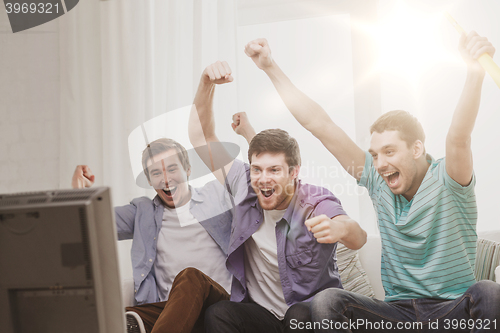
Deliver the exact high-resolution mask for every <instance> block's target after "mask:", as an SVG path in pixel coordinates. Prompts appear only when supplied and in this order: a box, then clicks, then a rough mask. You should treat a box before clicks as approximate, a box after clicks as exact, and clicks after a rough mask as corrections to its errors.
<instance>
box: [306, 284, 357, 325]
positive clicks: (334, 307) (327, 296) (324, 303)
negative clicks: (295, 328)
mask: <svg viewBox="0 0 500 333" xmlns="http://www.w3.org/2000/svg"><path fill="white" fill-rule="evenodd" d="M350 299H351V294H350V292H348V291H346V290H344V289H339V288H330V289H325V290H323V291H322V292H320V293H318V294H316V296H314V298H313V300H312V302H311V316H312V319H313V320H315V321H317V320H322V319H324V318H330V317H331V315H332V314H341V313H342V311H343V310H344V309H345V306H346V304H347V303H348V302H349V300H350Z"/></svg>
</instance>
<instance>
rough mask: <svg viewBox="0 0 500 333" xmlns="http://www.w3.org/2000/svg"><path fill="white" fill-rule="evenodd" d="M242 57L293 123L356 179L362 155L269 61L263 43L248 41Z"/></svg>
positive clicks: (321, 109)
mask: <svg viewBox="0 0 500 333" xmlns="http://www.w3.org/2000/svg"><path fill="white" fill-rule="evenodd" d="M245 53H246V55H247V56H249V57H250V58H251V59H252V60H253V62H254V63H255V64H256V65H257V67H259V68H260V69H262V70H263V71H264V72H265V73H266V74H267V76H268V77H269V78H270V79H271V82H272V83H273V85H274V87H275V88H276V90H277V91H278V94H279V95H280V96H281V99H282V100H283V102H284V103H285V105H286V106H287V108H288V110H290V112H291V113H292V115H293V116H294V117H295V119H297V120H298V122H299V123H300V124H301V125H302V126H304V127H305V129H307V130H308V131H310V132H311V133H312V134H313V135H314V136H315V137H317V138H318V139H319V140H320V141H321V142H322V143H323V145H324V146H325V147H326V148H327V149H328V150H329V151H330V152H331V153H332V154H333V155H334V156H335V158H336V159H337V160H338V161H339V162H340V164H341V165H342V167H343V168H344V169H345V170H346V171H347V172H348V173H349V174H351V175H352V176H353V177H354V178H356V179H359V178H360V177H361V172H362V171H363V167H364V164H365V153H364V152H363V151H362V150H361V148H359V147H358V146H357V145H356V143H354V141H352V140H351V138H350V137H349V136H348V135H347V134H346V133H345V132H344V131H343V130H342V129H341V128H340V127H339V126H337V125H336V124H335V123H334V122H333V121H332V119H331V118H330V117H329V116H328V114H327V113H326V112H325V110H323V108H322V107H321V106H320V105H319V104H318V103H316V102H314V101H313V100H312V99H310V98H309V97H308V96H307V95H305V94H304V93H303V92H302V91H300V90H299V89H297V87H296V86H295V85H294V84H293V83H292V81H290V79H289V78H288V77H287V76H286V75H285V73H283V71H282V70H281V68H279V66H278V65H277V64H276V62H275V61H274V60H273V58H272V57H271V49H270V48H269V44H268V43H267V40H265V39H256V40H254V41H251V42H250V43H248V44H247V45H246V46H245Z"/></svg>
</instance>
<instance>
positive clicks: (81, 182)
mask: <svg viewBox="0 0 500 333" xmlns="http://www.w3.org/2000/svg"><path fill="white" fill-rule="evenodd" d="M94 179H95V176H94V174H93V173H92V170H90V168H89V167H88V166H87V165H78V166H77V167H76V169H75V172H74V173H73V179H72V180H71V187H73V188H86V187H91V186H92V185H93V184H94Z"/></svg>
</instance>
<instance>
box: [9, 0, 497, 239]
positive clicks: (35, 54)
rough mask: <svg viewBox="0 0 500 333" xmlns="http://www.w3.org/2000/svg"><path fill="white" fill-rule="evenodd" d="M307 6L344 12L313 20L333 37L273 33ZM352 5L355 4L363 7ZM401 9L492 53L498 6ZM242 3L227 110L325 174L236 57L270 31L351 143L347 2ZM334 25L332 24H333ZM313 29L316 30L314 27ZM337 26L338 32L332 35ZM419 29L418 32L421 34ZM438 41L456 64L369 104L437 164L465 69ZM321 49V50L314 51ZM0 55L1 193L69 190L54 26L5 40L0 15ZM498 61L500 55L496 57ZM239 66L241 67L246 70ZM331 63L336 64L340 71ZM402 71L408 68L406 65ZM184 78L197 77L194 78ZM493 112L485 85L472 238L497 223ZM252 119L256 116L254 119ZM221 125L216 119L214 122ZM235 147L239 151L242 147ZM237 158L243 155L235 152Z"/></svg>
mask: <svg viewBox="0 0 500 333" xmlns="http://www.w3.org/2000/svg"><path fill="white" fill-rule="evenodd" d="M313 2H314V3H315V4H316V3H322V4H326V3H328V6H329V7H335V6H337V5H338V7H339V9H340V11H341V12H342V11H343V12H344V13H345V14H342V13H339V15H340V16H339V17H337V18H333V17H332V20H331V21H329V20H328V18H327V17H323V18H321V19H319V21H322V20H323V22H324V20H326V23H325V22H324V23H321V24H327V25H328V24H329V25H330V26H329V29H334V30H335V31H334V30H324V33H323V34H322V35H321V36H320V37H318V38H317V39H314V38H316V37H314V35H315V34H321V33H320V32H317V31H316V32H315V30H314V29H313V28H311V29H312V30H311V29H310V30H307V31H302V32H300V31H299V30H300V24H301V22H305V20H303V19H297V17H295V19H296V20H295V21H294V22H291V21H290V22H291V24H295V25H296V28H295V29H296V30H295V32H293V33H292V32H291V31H283V30H280V29H283V28H280V25H281V26H283V24H284V23H283V21H285V20H286V18H285V16H287V15H288V14H289V13H288V12H287V11H286V10H283V8H291V7H290V4H292V3H293V4H295V5H296V4H300V5H301V6H302V8H303V9H304V10H303V13H304V16H305V17H311V18H314V17H317V16H318V15H319V16H322V15H321V13H318V11H319V10H318V8H314V7H315V5H313V4H312V3H313ZM357 2H358V3H362V2H361V1H357ZM395 2H396V1H393V0H381V1H380V4H381V5H380V12H379V13H378V15H379V17H383V16H384V14H386V9H387V8H389V7H390V6H392V5H393V4H394V3H395ZM404 2H405V3H408V4H409V5H410V6H414V7H415V8H416V9H418V10H419V11H421V12H424V13H425V12H427V13H432V12H436V11H438V10H442V9H447V10H449V11H450V12H451V13H452V15H453V16H454V17H455V18H456V19H457V20H458V21H459V23H460V24H461V25H462V26H463V27H464V28H465V29H466V30H469V29H476V30H477V31H478V32H479V33H481V34H484V35H487V36H488V37H489V39H490V40H492V41H493V42H494V44H495V45H497V48H499V49H500V29H499V24H498V18H497V15H496V14H497V13H499V12H500V2H499V1H497V0H483V1H480V2H478V1H471V0H460V1H451V0H438V1H430V0H424V1H415V0H407V1H404ZM241 4H243V5H245V6H250V7H251V8H250V9H249V8H247V10H246V11H240V14H241V16H240V17H239V20H240V23H244V25H243V26H242V27H241V28H240V29H239V31H238V34H239V35H238V40H237V48H238V50H237V51H238V52H240V54H241V55H242V59H240V60H238V64H235V65H234V66H233V69H235V68H238V70H239V71H240V72H241V73H236V74H235V78H236V80H237V81H239V82H237V83H235V84H237V85H239V87H238V99H239V100H238V109H237V110H234V112H236V111H247V112H249V113H250V117H251V120H252V121H254V125H255V127H256V129H257V130H261V129H264V128H268V127H277V126H281V125H280V124H283V126H282V127H284V128H285V129H287V130H289V131H290V132H291V133H292V134H293V135H294V136H297V137H298V138H299V143H300V144H301V147H303V148H302V151H303V153H304V154H305V155H304V166H306V165H307V164H308V163H309V165H310V166H312V165H313V162H314V164H315V166H316V167H317V171H318V173H317V174H319V172H320V167H321V165H325V166H327V167H328V168H330V167H332V166H338V165H337V164H336V161H335V160H334V159H333V158H332V157H331V156H329V155H328V153H327V151H326V150H325V149H324V148H323V147H322V146H321V145H320V143H319V142H318V141H317V140H315V139H314V138H312V137H311V136H310V135H309V134H308V133H305V131H304V130H303V129H301V128H300V126H298V125H297V123H296V122H295V120H293V119H292V118H291V116H290V115H289V114H288V113H287V112H286V110H284V106H283V105H282V103H281V102H280V101H279V97H278V96H277V95H276V94H275V93H274V88H273V87H272V86H271V85H270V83H269V82H268V79H267V78H266V77H265V74H263V73H261V72H260V71H259V70H258V69H256V68H253V67H252V66H253V63H251V62H248V61H249V60H248V59H244V57H245V56H244V55H243V54H242V51H241V50H242V48H243V45H244V44H245V43H246V42H247V41H248V40H250V39H252V38H254V37H257V36H263V33H264V30H265V29H268V32H269V36H268V37H269V39H270V41H271V43H272V44H271V46H272V47H273V48H274V50H275V52H276V54H275V55H276V57H277V59H278V60H281V64H282V65H283V66H284V68H285V70H286V72H287V73H288V74H289V75H290V77H292V79H293V80H294V82H295V83H296V84H297V85H298V86H299V87H300V88H302V89H304V90H305V91H306V92H307V93H308V94H310V95H311V96H312V97H313V98H314V99H315V100H318V101H320V103H321V104H322V105H323V107H325V109H327V111H328V112H331V114H332V116H334V117H335V118H336V119H337V120H339V119H341V118H339V117H343V116H342V115H343V114H344V113H342V112H341V111H340V110H348V112H347V113H345V117H344V118H342V119H341V120H340V121H341V122H342V124H343V126H344V127H345V128H346V129H347V132H348V133H349V134H350V135H351V136H352V137H353V138H354V137H357V136H358V133H354V132H355V131H354V128H355V127H356V126H357V125H356V123H354V121H358V120H359V118H360V116H359V115H357V117H355V116H353V114H352V108H353V103H352V92H351V91H349V89H347V88H349V84H351V85H352V83H351V82H352V78H351V76H352V73H349V66H351V65H352V62H351V60H350V59H349V54H350V52H351V51H350V50H349V45H350V43H351V41H350V40H349V38H348V35H349V33H352V30H351V28H349V27H348V26H347V25H338V24H337V23H339V22H340V21H342V20H344V21H345V20H348V15H347V14H348V11H349V8H350V5H349V4H350V2H349V1H340V0H339V1H337V2H335V4H333V3H332V2H329V1H319V0H317V1H306V2H300V1H284V0H283V1H281V0H280V1H276V4H277V5H276V6H275V7H272V6H271V7H272V9H274V11H273V10H266V11H262V10H259V8H258V7H256V6H257V5H259V4H260V5H262V6H268V8H271V7H269V6H270V5H269V1H261V2H254V1H241ZM278 5H279V6H278ZM280 6H281V7H280ZM243 7H244V6H243ZM250 14H251V15H253V17H251V15H250ZM323 14H325V13H323ZM272 15H275V16H276V15H277V16H279V17H280V19H279V20H278V21H281V22H276V23H273V24H270V25H268V24H269V23H265V22H270V21H272V17H271V16H272ZM294 15H295V14H294ZM342 15H344V16H342ZM346 15H347V16H346ZM255 17H261V21H262V22H260V25H252V21H255ZM337 19H339V20H340V21H336V20H337ZM319 21H318V22H319ZM335 22H337V23H335ZM351 23H352V22H351ZM297 24H298V25H297ZM321 24H320V25H318V26H321ZM336 24H337V25H336ZM337 28H338V29H339V30H336V29H337ZM424 30H425V29H422V31H424ZM299 33H303V36H302V37H301V38H302V39H298V38H297V36H298V34H299ZM436 34H439V37H438V38H439V40H440V41H441V42H442V43H443V45H444V46H443V47H444V48H445V50H447V51H448V52H449V53H450V54H455V60H453V61H451V62H449V63H445V62H444V61H441V62H439V61H438V62H436V63H434V64H431V65H430V67H427V68H423V69H422V72H421V73H420V74H421V75H420V76H419V78H418V80H416V81H412V82H408V81H407V77H404V76H403V75H395V74H394V73H391V72H385V73H382V74H381V85H380V94H381V102H380V106H374V108H376V109H377V108H378V109H380V108H381V109H382V111H384V112H385V111H389V110H392V109H406V110H409V111H411V112H414V113H415V114H416V115H417V116H418V117H419V119H420V120H421V122H422V124H423V126H424V129H425V130H426V133H427V142H426V145H427V149H428V151H429V152H430V153H431V154H432V155H433V156H434V157H436V158H439V157H442V156H443V155H444V138H445V135H446V131H447V128H448V126H449V123H450V119H451V114H452V112H453V109H454V106H455V104H456V101H457V100H458V96H459V93H460V90H461V87H462V83H463V80H464V73H465V70H464V68H463V65H462V64H461V63H460V59H458V58H457V57H456V54H457V53H456V41H457V35H456V33H455V31H454V30H453V29H452V28H451V26H449V25H448V23H447V22H446V21H445V22H444V23H441V24H440V25H439V29H438V30H437V31H436ZM280 35H281V36H282V37H281V36H280ZM328 40H336V41H338V42H341V43H343V44H342V45H343V47H344V48H343V49H338V48H337V49H336V48H334V47H333V46H332V45H331V44H328ZM320 41H321V43H324V44H321V43H320ZM280 42H283V45H282V47H281V46H278V44H280ZM394 43H395V44H397V43H398V40H395V41H394ZM273 45H274V46H273ZM304 45H306V47H308V48H309V47H310V48H311V49H310V50H309V51H308V50H306V51H307V52H305V53H303V54H302V55H299V54H298V52H297V54H295V53H294V52H293V51H294V50H300V49H301V48H303V47H304ZM318 49H319V50H321V53H322V54H319V55H317V57H316V58H315V55H314V54H313V51H312V50H318ZM0 50H1V52H0V72H1V73H2V74H1V75H0V100H1V103H0V193H8V192H20V191H32V190H33V191H36V190H44V189H49V188H58V187H67V186H68V184H69V180H68V183H65V184H59V182H58V174H59V146H60V144H61V143H63V142H64V140H65V138H60V135H59V119H60V113H61V112H64V110H60V105H59V82H60V72H59V40H58V24H57V20H55V21H51V22H49V23H46V24H44V25H41V26H39V27H36V28H33V29H30V30H28V31H26V32H21V33H16V34H12V32H11V30H10V26H9V24H8V19H7V15H6V13H5V11H0ZM287 52H292V54H287ZM339 52H340V53H339ZM497 53H500V51H498V52H497ZM351 56H352V53H351ZM366 56H367V57H369V56H370V55H369V54H367V55H366ZM321 57H323V58H325V57H326V58H331V59H330V60H332V64H334V65H329V66H330V67H328V68H327V69H324V70H322V69H321V68H319V67H318V66H317V64H315V63H314V62H315V61H319V60H320V58H321ZM323 58H321V59H323ZM403 58H404V56H403ZM311 59H314V60H313V61H312V62H311V61H310V63H309V64H307V65H306V66H307V67H304V68H300V70H297V71H295V70H294V68H298V67H299V66H300V65H299V63H300V62H301V61H303V60H306V61H307V60H311ZM495 59H497V62H499V60H498V59H500V58H499V54H497V55H496V56H495ZM245 60H246V61H247V63H244V61H245ZM321 61H322V60H321ZM337 61H338V63H340V65H338V63H337ZM408 65H409V66H411V63H409V64H408ZM336 66H337V67H339V68H337V67H336ZM339 70H340V71H341V72H338V73H340V75H339V76H338V77H337V76H335V75H333V72H336V71H339ZM192 75H194V76H196V77H197V76H198V73H193V74H192ZM340 76H341V77H342V80H341V81H339V80H340V78H339V77H340ZM309 77H310V78H314V79H313V81H312V82H309V81H307V80H308V78H309ZM245 80H246V81H245ZM255 80H260V81H259V82H263V83H262V85H256V84H255V82H257V81H255ZM315 84H323V85H324V87H325V90H328V91H333V90H336V89H338V88H337V87H338V86H339V85H340V86H342V87H341V89H342V96H341V98H340V99H339V98H338V96H337V97H336V99H335V100H333V99H329V96H328V95H323V94H321V91H318V90H317V89H316V88H315V87H316V86H315ZM230 90H231V89H229V88H227V87H225V88H224V87H221V89H219V90H218V93H217V100H216V103H217V104H218V105H222V104H223V103H224V99H223V98H219V96H223V94H224V93H225V92H229V91H230ZM259 105H265V107H263V108H262V109H260V110H249V109H248V107H251V108H253V107H257V106H259ZM499 105H500V92H499V90H498V88H497V87H496V86H495V85H494V84H493V82H492V80H491V79H490V78H488V77H487V78H486V80H485V84H484V88H483V100H482V105H481V109H480V113H479V117H478V120H477V123H476V127H475V130H474V133H473V151H474V161H475V171H476V176H477V188H476V189H477V191H476V193H477V199H478V207H479V224H478V229H480V230H487V229H498V222H496V219H495V216H496V211H495V207H496V205H495V204H496V202H495V199H496V195H495V194H496V188H497V187H498V186H499V185H500V175H499V173H498V172H497V170H496V168H497V166H496V164H497V163H496V162H499V158H498V156H495V153H496V152H497V151H498V149H497V148H496V146H495V143H496V142H497V141H498V139H500V131H499V130H498V129H497V124H499V123H500V112H499V111H500V110H499ZM274 107H276V108H277V109H279V112H278V113H277V114H276V116H273V117H274V118H273V117H270V116H266V117H262V116H259V115H258V114H259V113H258V112H263V113H265V111H267V110H270V109H271V108H274ZM232 111H233V110H228V111H226V113H227V114H224V115H220V116H218V118H217V121H218V130H219V131H220V132H221V139H224V140H228V141H233V140H239V138H236V136H235V135H234V134H232V133H231V130H230V128H229V121H227V122H222V120H221V119H222V118H221V117H222V116H224V117H225V118H224V119H226V118H227V116H230V113H231V112H232ZM254 111H255V112H257V113H255V114H252V112H254ZM364 116H366V117H372V116H373V115H368V114H365V115H361V118H363V117H364ZM219 120H221V121H220V122H219ZM224 126H226V127H224ZM222 127H224V128H222ZM366 131H368V129H366ZM356 132H357V128H356ZM239 142H240V143H241V144H242V146H244V147H245V144H244V141H243V140H240V141H239ZM358 143H359V144H361V145H362V147H363V148H367V146H366V142H359V140H358ZM244 155H245V153H243V156H244ZM317 156H319V157H317ZM317 161H321V162H320V163H319V162H317ZM321 170H324V169H321ZM327 170H330V169H327ZM304 171H305V170H304ZM342 172H343V171H342ZM342 172H339V175H340V179H339V181H340V182H341V183H342V184H345V186H346V190H345V192H344V193H347V190H348V189H349V187H351V183H352V180H350V179H349V178H345V174H343V173H342ZM310 175H311V174H310ZM304 176H306V175H304ZM305 178H307V176H306V177H305ZM312 178H315V177H314V176H312V177H311V178H310V179H309V180H310V181H312V182H316V183H318V182H320V181H321V179H312ZM316 178H317V177H316ZM337 182H338V181H337V180H335V181H333V180H332V183H331V185H329V186H331V187H330V188H331V189H332V190H333V191H334V192H335V193H336V194H338V195H339V196H340V197H341V200H342V201H343V203H344V205H345V206H346V210H347V211H348V212H349V214H350V215H352V216H353V217H357V216H362V215H363V214H362V213H363V211H367V210H370V212H371V210H372V208H371V207H370V204H369V203H368V204H366V202H365V203H364V204H363V203H361V202H356V200H355V199H352V198H350V197H349V196H347V197H345V198H342V194H340V193H339V188H338V187H337V188H335V187H334V186H335V183H337ZM320 184H321V183H320ZM342 191H343V190H342ZM359 207H362V208H359ZM360 210H361V211H360ZM363 216H364V215H363ZM366 221H368V222H366ZM361 222H362V224H364V223H368V224H367V225H364V226H365V227H366V228H367V229H369V230H375V229H376V228H375V226H374V221H373V220H372V219H371V218H370V217H368V218H366V217H362V221H361Z"/></svg>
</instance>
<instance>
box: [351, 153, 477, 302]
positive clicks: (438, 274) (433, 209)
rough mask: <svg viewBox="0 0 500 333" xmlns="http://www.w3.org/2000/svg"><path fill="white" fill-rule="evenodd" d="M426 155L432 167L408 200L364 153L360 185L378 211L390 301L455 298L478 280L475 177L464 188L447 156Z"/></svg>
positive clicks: (383, 276)
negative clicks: (449, 170) (449, 168)
mask: <svg viewBox="0 0 500 333" xmlns="http://www.w3.org/2000/svg"><path fill="white" fill-rule="evenodd" d="M427 159H428V161H429V163H430V164H431V165H430V166H429V169H428V170H427V173H426V175H425V178H424V180H423V181H422V184H420V187H419V188H418V191H417V193H416V194H415V196H414V197H413V198H412V200H411V201H410V202H408V200H406V199H405V197H403V196H402V195H394V194H393V193H392V192H391V190H390V189H389V186H387V184H386V182H385V181H384V179H383V178H382V176H380V175H379V173H378V172H377V171H376V170H375V167H374V166H373V157H372V156H371V155H370V154H369V153H368V152H366V160H365V167H364V170H363V174H362V176H361V179H360V180H359V182H358V184H359V185H360V186H364V187H366V188H367V189H368V192H369V194H370V197H371V199H372V201H373V207H374V208H375V212H376V214H377V220H378V227H379V230H380V238H381V240H382V258H381V265H382V284H383V285H384V290H385V300H386V301H396V300H403V299H413V298H437V299H455V298H458V297H459V296H461V295H462V294H463V293H464V292H465V291H466V290H467V288H469V287H470V286H471V285H472V284H473V283H474V282H476V280H475V278H474V265H475V261H476V241H477V234H476V222H477V206H476V196H475V194H474V185H475V183H476V178H475V176H473V177H472V181H471V183H470V184H469V185H468V186H462V185H460V184H458V183H457V182H456V181H454V180H453V179H452V178H451V177H450V176H449V175H448V173H447V172H446V167H445V159H444V158H442V159H440V160H437V161H435V160H434V159H433V158H432V157H431V156H430V155H427Z"/></svg>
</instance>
